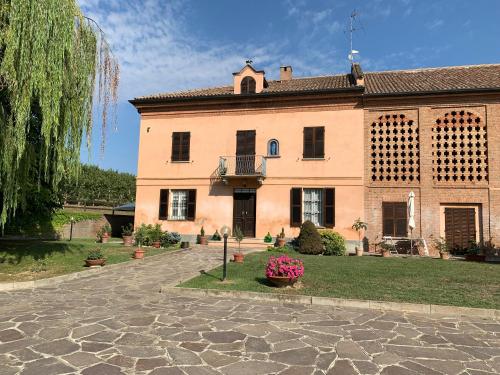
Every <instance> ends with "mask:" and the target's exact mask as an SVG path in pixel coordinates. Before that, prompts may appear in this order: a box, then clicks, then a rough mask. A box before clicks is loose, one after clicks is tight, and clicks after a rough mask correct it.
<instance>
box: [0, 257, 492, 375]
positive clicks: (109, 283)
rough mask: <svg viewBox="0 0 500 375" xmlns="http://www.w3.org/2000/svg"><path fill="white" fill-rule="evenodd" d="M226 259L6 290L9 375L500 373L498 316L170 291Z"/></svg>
mask: <svg viewBox="0 0 500 375" xmlns="http://www.w3.org/2000/svg"><path fill="white" fill-rule="evenodd" d="M221 262H222V253H221V251H220V250H219V249H213V248H207V249H201V248H200V249H195V250H187V251H181V252H178V253H175V254H164V255H162V256H158V257H154V259H153V258H150V259H146V260H144V261H142V262H141V263H139V264H137V263H136V264H133V265H130V264H129V265H123V266H122V267H115V268H113V269H111V270H109V271H107V272H103V273H97V274H94V275H92V277H88V278H79V279H75V280H68V281H65V282H61V283H58V284H57V285H52V286H47V287H43V288H36V289H26V290H17V291H11V292H0V375H4V374H8V375H10V374H36V375H44V374H51V375H52V374H69V373H71V374H82V375H96V374H106V375H112V374H138V375H146V374H147V375H149V374H153V375H159V374H179V375H186V374H188V375H197V374H235V375H244V374H252V375H253V374H290V375H291V374H314V375H321V374H388V375H391V374H402V375H404V374H408V375H414V374H432V375H434V374H462V375H472V374H497V373H500V321H499V320H498V319H495V318H490V319H484V318H477V317H475V318H473V317H469V318H466V317H462V318H436V317H432V316H428V315H424V314H417V313H404V312H396V311H377V310H371V309H362V308H354V307H338V306H337V307H335V306H319V305H303V304H298V303H290V302H286V301H283V302H282V303H281V304H277V303H275V302H271V301H256V300H248V299H243V298H229V297H227V296H188V295H182V294H181V295H179V294H172V293H159V289H160V285H170V286H173V285H175V284H177V283H178V282H179V281H180V280H184V279H186V278H189V277H192V276H194V275H196V274H199V272H200V271H202V270H206V271H208V270H210V269H211V268H213V267H215V266H217V265H219V264H220V263H221Z"/></svg>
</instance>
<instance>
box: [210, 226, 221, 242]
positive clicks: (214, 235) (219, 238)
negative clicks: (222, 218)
mask: <svg viewBox="0 0 500 375" xmlns="http://www.w3.org/2000/svg"><path fill="white" fill-rule="evenodd" d="M221 239H222V237H221V235H220V234H219V231H218V230H217V229H216V230H215V233H214V234H213V235H212V241H220V240H221Z"/></svg>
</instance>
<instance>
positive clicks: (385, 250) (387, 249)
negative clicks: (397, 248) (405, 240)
mask: <svg viewBox="0 0 500 375" xmlns="http://www.w3.org/2000/svg"><path fill="white" fill-rule="evenodd" d="M380 249H381V252H382V256H383V257H384V258H389V257H390V256H391V251H393V250H394V245H391V244H389V243H387V242H381V243H380Z"/></svg>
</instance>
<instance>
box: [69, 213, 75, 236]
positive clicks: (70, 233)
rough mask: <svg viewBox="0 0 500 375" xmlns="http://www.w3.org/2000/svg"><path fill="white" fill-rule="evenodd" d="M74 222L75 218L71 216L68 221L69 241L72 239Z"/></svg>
mask: <svg viewBox="0 0 500 375" xmlns="http://www.w3.org/2000/svg"><path fill="white" fill-rule="evenodd" d="M74 221H75V218H74V217H73V216H71V218H70V219H69V223H70V225H69V240H70V241H71V239H72V238H73V222H74Z"/></svg>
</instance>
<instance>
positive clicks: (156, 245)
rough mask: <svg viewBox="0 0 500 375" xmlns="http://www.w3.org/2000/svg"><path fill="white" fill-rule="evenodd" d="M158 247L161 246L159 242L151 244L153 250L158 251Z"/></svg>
mask: <svg viewBox="0 0 500 375" xmlns="http://www.w3.org/2000/svg"><path fill="white" fill-rule="evenodd" d="M160 245H161V243H160V241H154V242H153V247H154V248H155V249H159V248H160Z"/></svg>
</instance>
